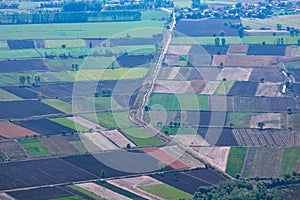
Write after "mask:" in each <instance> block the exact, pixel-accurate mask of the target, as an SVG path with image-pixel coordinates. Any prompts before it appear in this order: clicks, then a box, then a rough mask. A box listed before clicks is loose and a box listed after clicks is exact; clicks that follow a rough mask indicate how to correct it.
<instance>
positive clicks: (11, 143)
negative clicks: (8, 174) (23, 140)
mask: <svg viewBox="0 0 300 200" xmlns="http://www.w3.org/2000/svg"><path fill="white" fill-rule="evenodd" d="M25 158H28V155H27V153H26V152H25V151H24V149H23V148H22V147H21V146H20V145H19V144H18V143H17V142H16V141H15V140H2V141H0V161H5V160H22V159H25Z"/></svg>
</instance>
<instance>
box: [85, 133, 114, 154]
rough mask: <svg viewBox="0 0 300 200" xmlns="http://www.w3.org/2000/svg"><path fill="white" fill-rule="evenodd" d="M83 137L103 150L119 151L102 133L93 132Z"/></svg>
mask: <svg viewBox="0 0 300 200" xmlns="http://www.w3.org/2000/svg"><path fill="white" fill-rule="evenodd" d="M81 136H82V137H85V138H86V139H88V140H89V141H91V142H92V143H93V144H95V145H96V146H97V147H99V148H100V149H101V150H104V151H105V150H114V149H118V147H117V146H116V145H114V144H113V143H112V142H111V141H109V140H108V139H107V138H106V137H105V136H103V135H102V134H101V133H97V132H93V133H82V134H81Z"/></svg>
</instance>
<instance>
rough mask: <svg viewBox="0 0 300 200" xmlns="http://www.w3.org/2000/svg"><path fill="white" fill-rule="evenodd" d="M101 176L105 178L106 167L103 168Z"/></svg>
mask: <svg viewBox="0 0 300 200" xmlns="http://www.w3.org/2000/svg"><path fill="white" fill-rule="evenodd" d="M100 178H105V169H101V171H100Z"/></svg>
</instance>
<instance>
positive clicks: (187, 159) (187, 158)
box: [160, 145, 204, 168]
mask: <svg viewBox="0 0 300 200" xmlns="http://www.w3.org/2000/svg"><path fill="white" fill-rule="evenodd" d="M160 149H161V150H162V151H164V152H165V153H167V154H169V155H171V156H173V157H175V158H177V159H178V160H180V161H181V162H183V163H184V164H186V165H188V166H190V167H191V168H203V167H204V164H203V163H202V162H201V161H200V160H198V159H196V158H194V157H193V156H192V155H190V154H189V153H187V151H186V150H185V149H184V150H183V149H181V148H179V147H178V146H176V145H173V146H164V147H162V148H160Z"/></svg>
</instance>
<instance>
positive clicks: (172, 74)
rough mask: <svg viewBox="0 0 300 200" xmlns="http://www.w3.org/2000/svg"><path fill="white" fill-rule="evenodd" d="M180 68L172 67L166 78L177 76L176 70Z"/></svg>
mask: <svg viewBox="0 0 300 200" xmlns="http://www.w3.org/2000/svg"><path fill="white" fill-rule="evenodd" d="M179 70H180V67H173V68H172V70H171V72H170V74H169V76H168V78H167V79H169V80H170V79H175V77H176V76H177V74H178V72H179Z"/></svg>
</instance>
